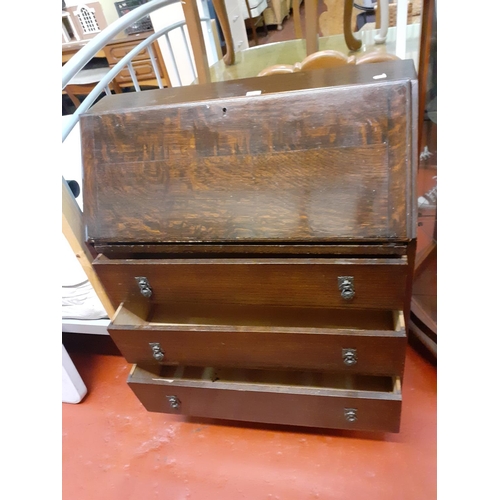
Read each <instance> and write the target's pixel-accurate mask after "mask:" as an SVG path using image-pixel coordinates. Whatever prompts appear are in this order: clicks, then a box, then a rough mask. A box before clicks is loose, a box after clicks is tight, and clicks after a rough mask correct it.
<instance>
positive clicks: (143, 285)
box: [135, 276, 153, 298]
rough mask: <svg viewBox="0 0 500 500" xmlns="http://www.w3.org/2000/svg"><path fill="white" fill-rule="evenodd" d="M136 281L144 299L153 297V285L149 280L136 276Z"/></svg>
mask: <svg viewBox="0 0 500 500" xmlns="http://www.w3.org/2000/svg"><path fill="white" fill-rule="evenodd" d="M135 281H137V284H138V285H139V290H140V291H141V293H142V295H144V297H148V298H149V297H151V295H153V290H152V289H151V285H150V284H149V281H148V279H147V278H145V277H144V276H136V278H135Z"/></svg>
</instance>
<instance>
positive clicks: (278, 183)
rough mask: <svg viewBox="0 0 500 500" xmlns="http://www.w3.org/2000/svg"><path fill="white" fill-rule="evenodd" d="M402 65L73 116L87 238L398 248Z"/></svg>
mask: <svg viewBox="0 0 500 500" xmlns="http://www.w3.org/2000/svg"><path fill="white" fill-rule="evenodd" d="M415 78H416V77H415V71H414V68H413V63H412V62H411V61H395V62H390V63H380V64H366V65H362V66H346V67H343V68H335V69H334V70H320V71H312V72H306V73H294V74H290V75H274V76H268V77H262V78H252V79H244V80H234V81H230V82H218V83H213V84H208V85H193V86H190V87H180V88H172V89H161V90H154V91H147V92H140V93H130V94H119V95H114V96H110V97H109V98H108V97H107V98H104V99H102V100H101V101H100V102H99V103H97V104H96V105H95V106H94V107H93V108H92V109H91V110H90V111H89V112H87V113H86V114H85V115H83V116H82V117H81V134H82V153H83V166H84V190H83V194H84V218H85V223H86V225H87V232H88V237H89V239H90V240H91V241H95V242H100V243H138V242H141V243H148V242H153V243H179V242H181V243H196V242H217V243H221V242H259V243H266V242H269V243H276V242H281V241H286V242H297V243H301V242H304V243H305V242H330V241H331V242H337V241H346V240H347V241H353V240H356V241H358V240H374V241H384V240H407V239H410V238H413V237H414V233H415V227H414V226H415V198H414V183H415V167H416V149H415V146H416V145H415V139H416V137H415V135H416V134H415V133H414V130H415V131H416V111H415V110H416V79H415Z"/></svg>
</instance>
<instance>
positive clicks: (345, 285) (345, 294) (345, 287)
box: [338, 276, 356, 300]
mask: <svg viewBox="0 0 500 500" xmlns="http://www.w3.org/2000/svg"><path fill="white" fill-rule="evenodd" d="M338 284H339V290H340V295H341V297H342V298H343V299H344V300H352V299H353V298H354V295H355V293H356V292H355V291H354V278H353V277H352V276H339V277H338Z"/></svg>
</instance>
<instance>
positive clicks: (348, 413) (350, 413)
mask: <svg viewBox="0 0 500 500" xmlns="http://www.w3.org/2000/svg"><path fill="white" fill-rule="evenodd" d="M357 414H358V410H357V408H344V417H345V419H346V420H347V421H348V422H356V420H357V419H358V416H357Z"/></svg>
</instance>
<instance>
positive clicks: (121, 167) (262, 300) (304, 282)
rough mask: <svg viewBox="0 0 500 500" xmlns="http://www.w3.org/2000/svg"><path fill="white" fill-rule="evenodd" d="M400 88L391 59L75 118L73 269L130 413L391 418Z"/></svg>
mask: <svg viewBox="0 0 500 500" xmlns="http://www.w3.org/2000/svg"><path fill="white" fill-rule="evenodd" d="M374 71H375V72H376V73H375V74H385V75H386V77H385V78H384V79H383V80H374V79H373V74H374ZM415 95H416V75H415V72H414V68H413V65H412V62H411V61H391V62H387V63H378V64H375V65H373V66H371V67H370V68H369V67H368V66H367V65H346V66H344V67H340V68H336V69H335V70H323V71H319V72H306V73H303V74H290V75H272V76H267V77H262V78H252V79H247V80H238V81H230V82H220V83H212V84H210V85H204V86H190V87H181V88H175V89H167V90H163V91H155V90H152V91H150V92H144V93H141V94H136V95H133V96H131V95H130V94H128V95H127V94H125V93H123V94H120V95H117V96H115V97H114V98H113V99H107V98H104V99H102V100H101V101H100V102H98V103H97V104H96V105H95V106H94V107H93V108H92V109H91V110H89V112H87V113H86V114H85V115H83V116H82V117H81V124H80V125H81V131H82V138H83V139H82V147H83V162H84V172H85V175H84V179H85V185H84V192H85V194H86V196H85V197H84V217H85V225H86V227H87V232H88V233H87V234H88V243H89V245H91V246H92V248H94V250H95V251H96V252H98V253H99V254H100V255H99V256H98V258H97V259H96V260H95V261H94V263H93V267H94V269H95V271H96V273H97V275H98V276H99V279H100V282H101V283H102V284H103V286H104V288H105V290H106V293H107V295H108V297H109V299H110V301H111V303H112V305H113V307H116V308H117V313H116V314H115V316H114V318H113V322H112V326H110V328H109V332H110V334H111V336H112V338H113V339H114V340H115V342H116V344H117V346H118V347H119V348H120V350H121V352H122V353H123V355H124V356H125V357H126V359H127V360H128V361H129V362H131V363H139V366H138V367H137V368H135V369H134V370H133V372H132V373H131V375H130V377H129V383H130V386H131V388H132V389H133V390H134V392H135V393H136V394H137V396H138V397H139V399H140V400H141V401H142V403H143V404H144V405H145V407H146V408H147V409H148V410H151V411H160V412H170V413H175V414H183V415H190V416H197V417H209V418H226V419H239V420H245V421H258V422H267V423H284V424H292V425H305V426H315V427H329V428H332V427H333V428H343V429H356V430H371V431H384V432H397V431H398V430H399V425H400V411H401V380H402V377H403V371H404V359H405V345H406V326H405V325H406V324H407V323H408V315H409V310H410V295H411V285H412V274H413V263H414V253H415V236H416V206H415V203H416V200H415V190H414V189H415V186H414V179H415V169H416V137H415V135H413V131H414V130H415V124H416V111H417V109H416V102H415ZM290 109H293V110H294V112H293V113H290V112H289V110H290ZM117 127H119V130H120V133H119V134H117V132H116V131H117Z"/></svg>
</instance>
